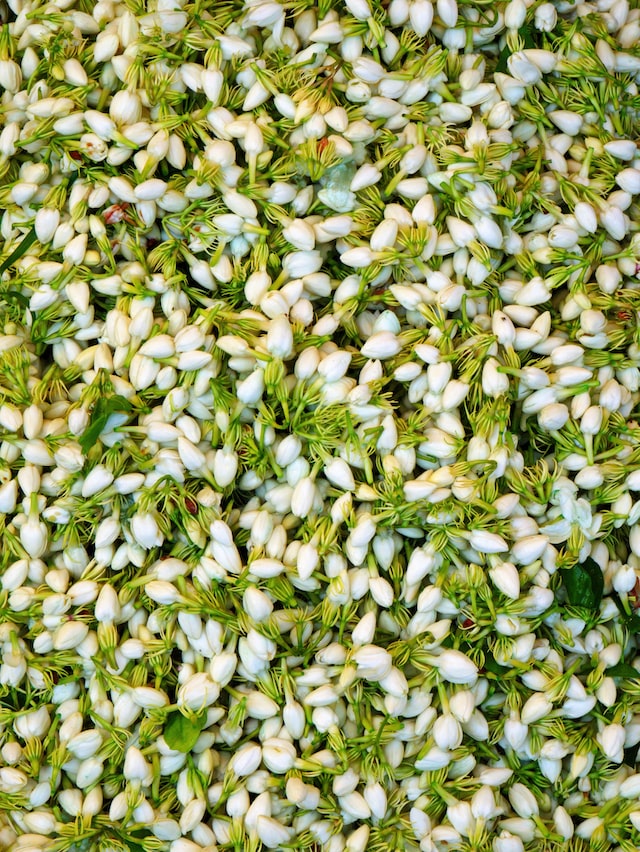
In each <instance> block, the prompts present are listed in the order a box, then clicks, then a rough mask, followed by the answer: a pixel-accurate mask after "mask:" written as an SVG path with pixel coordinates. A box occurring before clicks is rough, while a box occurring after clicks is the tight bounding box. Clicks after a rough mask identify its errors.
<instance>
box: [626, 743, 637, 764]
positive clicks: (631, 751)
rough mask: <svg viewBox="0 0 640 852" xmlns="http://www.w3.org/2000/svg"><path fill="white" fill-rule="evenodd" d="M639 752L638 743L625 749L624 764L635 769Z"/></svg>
mask: <svg viewBox="0 0 640 852" xmlns="http://www.w3.org/2000/svg"><path fill="white" fill-rule="evenodd" d="M639 750H640V743H636V744H635V745H633V746H629V748H625V750H624V762H625V763H626V764H627V766H632V767H633V768H634V769H635V766H636V762H637V760H638V751H639Z"/></svg>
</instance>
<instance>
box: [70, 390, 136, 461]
mask: <svg viewBox="0 0 640 852" xmlns="http://www.w3.org/2000/svg"><path fill="white" fill-rule="evenodd" d="M132 408H133V405H132V403H131V402H129V400H128V399H127V398H126V397H124V396H120V395H119V394H116V395H115V396H109V397H106V398H101V399H99V400H98V401H97V402H96V404H95V405H94V407H93V411H92V412H91V422H90V423H89V425H88V426H87V428H86V429H85V431H84V434H83V435H82V437H81V438H80V439H79V443H80V446H81V447H82V451H83V452H84V453H87V452H89V450H90V449H91V447H92V446H93V445H94V444H95V442H96V441H97V440H98V438H99V436H100V433H101V432H102V430H103V429H104V427H105V426H106V425H107V420H108V419H109V417H110V416H111V415H112V414H114V413H115V412H116V411H131V410H132Z"/></svg>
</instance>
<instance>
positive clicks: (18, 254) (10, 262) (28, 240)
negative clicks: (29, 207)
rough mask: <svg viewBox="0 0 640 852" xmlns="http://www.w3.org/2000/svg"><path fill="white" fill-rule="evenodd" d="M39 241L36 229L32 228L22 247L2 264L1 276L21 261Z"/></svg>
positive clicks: (0, 264)
mask: <svg viewBox="0 0 640 852" xmlns="http://www.w3.org/2000/svg"><path fill="white" fill-rule="evenodd" d="M37 239H38V238H37V237H36V229H35V228H32V229H31V230H30V231H29V233H28V234H27V235H26V237H25V238H24V239H23V240H22V242H21V243H20V245H19V246H18V247H17V248H15V249H14V250H13V251H12V252H11V254H10V255H9V257H8V258H7V259H6V260H3V261H2V263H0V275H2V273H3V272H5V271H6V270H7V269H9V267H10V266H12V265H13V264H14V263H15V262H16V260H19V259H20V258H21V257H22V255H23V254H26V253H27V252H28V251H29V249H30V248H31V246H32V245H33V244H34V243H35V241H36V240H37Z"/></svg>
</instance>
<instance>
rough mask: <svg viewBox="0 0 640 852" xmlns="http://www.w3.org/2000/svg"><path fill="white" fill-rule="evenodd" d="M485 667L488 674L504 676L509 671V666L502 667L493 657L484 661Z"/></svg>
mask: <svg viewBox="0 0 640 852" xmlns="http://www.w3.org/2000/svg"><path fill="white" fill-rule="evenodd" d="M484 667H485V669H486V670H487V671H488V672H491V674H494V675H504V673H505V672H506V671H508V670H509V669H508V666H501V665H500V663H498V662H496V660H494V659H493V657H486V658H485V661H484Z"/></svg>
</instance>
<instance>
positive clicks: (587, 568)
mask: <svg viewBox="0 0 640 852" xmlns="http://www.w3.org/2000/svg"><path fill="white" fill-rule="evenodd" d="M562 577H563V580H564V586H565V589H566V590H567V598H568V600H569V603H570V604H571V606H582V607H584V608H585V609H590V610H596V609H598V607H599V606H600V601H601V600H602V593H603V591H604V577H603V576H602V569H601V568H600V566H599V565H598V563H597V562H596V561H595V560H594V559H592V558H591V557H590V556H589V557H587V559H585V561H584V562H581V563H580V565H574V566H573V568H568V569H566V570H565V571H563V572H562Z"/></svg>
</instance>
